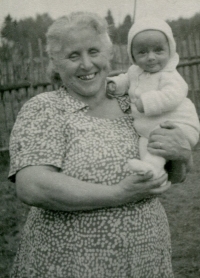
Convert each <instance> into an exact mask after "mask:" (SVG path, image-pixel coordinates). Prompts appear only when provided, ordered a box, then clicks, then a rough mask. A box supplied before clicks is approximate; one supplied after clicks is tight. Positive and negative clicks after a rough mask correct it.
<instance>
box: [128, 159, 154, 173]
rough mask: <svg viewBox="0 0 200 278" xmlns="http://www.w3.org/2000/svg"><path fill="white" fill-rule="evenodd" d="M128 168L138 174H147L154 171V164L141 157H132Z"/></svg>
mask: <svg viewBox="0 0 200 278" xmlns="http://www.w3.org/2000/svg"><path fill="white" fill-rule="evenodd" d="M128 168H129V170H131V171H133V172H134V173H135V174H137V175H145V174H146V173H147V172H149V171H152V172H154V171H153V167H152V165H150V164H149V163H147V162H145V161H142V160H139V159H130V160H129V161H128Z"/></svg>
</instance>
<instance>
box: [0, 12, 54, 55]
mask: <svg viewBox="0 0 200 278" xmlns="http://www.w3.org/2000/svg"><path fill="white" fill-rule="evenodd" d="M52 22H53V20H52V18H51V17H50V16H49V15H48V14H47V13H45V14H42V15H37V16H36V18H32V17H28V18H25V19H21V20H19V21H17V20H14V19H13V18H12V17H11V16H10V15H8V16H6V18H5V20H4V23H3V27H2V29H1V37H2V38H4V39H6V40H7V41H9V42H13V44H14V46H15V48H17V49H18V50H19V51H20V52H21V54H23V56H24V57H28V54H29V53H28V52H29V47H28V44H31V46H32V49H33V56H35V57H37V56H39V49H38V39H40V40H41V42H42V43H43V44H45V42H46V38H45V34H46V31H47V29H48V27H49V26H50V25H51V24H52ZM1 48H2V47H1Z"/></svg>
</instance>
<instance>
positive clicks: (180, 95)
mask: <svg viewBox="0 0 200 278" xmlns="http://www.w3.org/2000/svg"><path fill="white" fill-rule="evenodd" d="M187 93H188V85H187V83H186V82H185V80H184V79H183V78H182V77H181V75H180V74H179V73H178V72H177V71H174V72H164V73H162V74H161V76H160V80H159V86H158V89H157V90H151V91H147V92H144V93H143V94H142V95H141V100H142V103H143V106H144V113H145V115H146V116H156V115H161V114H162V113H164V112H168V111H172V110H174V109H175V108H176V107H177V106H178V105H179V104H180V103H181V102H182V101H183V100H184V98H185V97H186V96H187Z"/></svg>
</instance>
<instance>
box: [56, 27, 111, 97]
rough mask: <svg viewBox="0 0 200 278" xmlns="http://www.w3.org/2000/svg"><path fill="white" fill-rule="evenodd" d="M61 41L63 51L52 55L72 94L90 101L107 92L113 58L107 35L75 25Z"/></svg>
mask: <svg viewBox="0 0 200 278" xmlns="http://www.w3.org/2000/svg"><path fill="white" fill-rule="evenodd" d="M62 41H63V47H62V50H61V51H60V52H59V53H57V54H55V55H54V56H53V64H54V66H55V69H56V71H58V73H59V74H60V76H61V79H62V81H63V83H64V85H65V86H66V87H67V88H68V89H69V91H70V93H72V94H73V95H75V96H77V97H79V98H80V97H81V98H82V97H88V98H89V97H96V96H97V95H98V94H101V93H102V92H103V91H105V80H106V77H107V75H108V72H109V61H110V58H111V54H110V49H109V45H108V38H107V37H106V35H100V34H98V33H97V32H96V31H95V30H94V29H93V28H91V27H89V28H83V27H77V26H76V27H74V28H73V29H70V30H69V31H68V32H67V34H66V36H65V37H64V38H63V39H62Z"/></svg>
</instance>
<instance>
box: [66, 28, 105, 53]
mask: <svg viewBox="0 0 200 278" xmlns="http://www.w3.org/2000/svg"><path fill="white" fill-rule="evenodd" d="M107 43H108V39H107V37H106V34H99V33H98V32H97V31H96V30H95V29H94V28H92V27H88V28H83V27H81V26H79V27H78V28H77V27H76V28H70V29H68V30H67V31H66V32H65V33H64V34H63V35H62V36H61V44H62V46H63V47H65V48H67V47H78V46H80V45H90V44H92V45H96V44H97V45H98V44H100V45H102V46H104V45H105V46H106V45H107Z"/></svg>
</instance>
